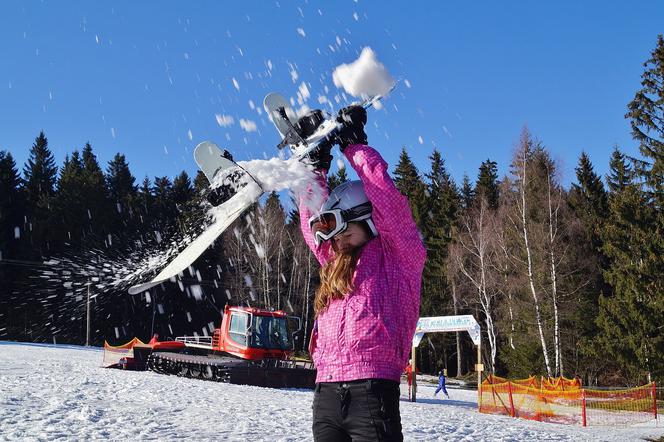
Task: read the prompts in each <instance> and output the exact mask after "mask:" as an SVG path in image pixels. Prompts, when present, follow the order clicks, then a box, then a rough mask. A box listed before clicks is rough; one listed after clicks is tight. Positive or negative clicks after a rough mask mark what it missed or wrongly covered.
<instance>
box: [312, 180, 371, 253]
mask: <svg viewBox="0 0 664 442" xmlns="http://www.w3.org/2000/svg"><path fill="white" fill-rule="evenodd" d="M351 221H364V223H365V224H366V226H367V227H368V229H369V232H370V233H371V237H372V238H373V237H376V236H378V231H377V230H376V226H375V225H374V222H373V220H372V219H371V201H369V198H367V194H366V193H364V186H363V185H362V181H347V182H345V183H343V184H340V185H338V186H337V187H335V188H334V190H332V192H331V193H330V195H329V196H328V197H327V200H326V201H325V202H324V203H323V205H322V206H321V208H320V211H319V213H318V214H316V215H314V216H312V217H311V218H309V227H310V228H311V232H312V233H313V234H314V241H315V242H316V245H320V243H321V242H323V241H328V240H330V239H332V237H334V235H336V234H338V233H341V232H343V231H344V230H346V228H347V227H348V223H349V222H351Z"/></svg>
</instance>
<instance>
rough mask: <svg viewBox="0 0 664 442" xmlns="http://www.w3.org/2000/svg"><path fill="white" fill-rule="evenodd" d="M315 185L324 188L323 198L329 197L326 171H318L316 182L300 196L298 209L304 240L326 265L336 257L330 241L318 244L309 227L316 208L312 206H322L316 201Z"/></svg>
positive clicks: (322, 263) (321, 263)
mask: <svg viewBox="0 0 664 442" xmlns="http://www.w3.org/2000/svg"><path fill="white" fill-rule="evenodd" d="M314 186H320V188H321V189H323V195H322V197H323V200H324V199H325V198H327V195H328V193H329V192H328V189H327V181H326V179H325V173H324V172H317V173H316V182H315V183H312V185H311V186H310V187H309V188H308V189H307V191H306V192H304V193H302V194H301V195H300V196H299V201H298V210H299V212H300V230H302V236H304V242H306V243H307V245H308V246H309V248H310V249H311V251H312V252H313V254H314V256H316V259H317V260H318V262H319V263H320V265H321V266H322V265H325V264H326V263H327V262H328V261H329V260H331V259H332V258H333V257H334V251H333V250H332V247H331V243H330V241H325V242H323V243H321V245H320V246H316V242H315V241H314V235H313V233H312V232H311V228H309V218H311V217H312V216H313V215H314V209H313V207H312V206H314V205H315V206H318V207H320V204H316V203H315V201H314V189H313V187H314Z"/></svg>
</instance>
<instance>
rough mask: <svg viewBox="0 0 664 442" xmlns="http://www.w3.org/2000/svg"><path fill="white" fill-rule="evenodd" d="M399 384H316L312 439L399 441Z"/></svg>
mask: <svg viewBox="0 0 664 442" xmlns="http://www.w3.org/2000/svg"><path fill="white" fill-rule="evenodd" d="M399 395H400V393H399V383H398V382H395V381H388V380H384V379H364V380H359V381H350V382H321V383H318V384H316V389H315V391H314V403H313V406H312V408H313V426H312V428H313V433H314V440H315V441H318V442H328V441H334V442H337V441H403V434H402V433H401V415H400V414H399Z"/></svg>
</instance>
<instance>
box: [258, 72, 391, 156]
mask: <svg viewBox="0 0 664 442" xmlns="http://www.w3.org/2000/svg"><path fill="white" fill-rule="evenodd" d="M395 87H396V83H395V84H394V85H393V86H392V88H391V89H390V90H389V91H388V93H390V92H392V91H393V90H394V88H395ZM383 96H384V95H374V96H373V97H370V98H367V99H366V100H364V101H362V102H360V103H358V105H359V106H362V107H364V108H365V109H368V108H370V107H371V106H373V105H374V104H376V103H377V102H378V101H380V100H381V99H382V98H383ZM263 108H264V109H265V112H267V114H268V115H269V116H270V117H271V119H272V123H273V124H274V127H275V128H276V129H277V132H279V134H280V135H281V138H282V139H281V142H280V143H279V144H278V145H277V147H278V148H280V149H281V148H283V147H285V146H290V148H291V150H292V151H293V154H294V155H295V156H296V157H297V159H299V160H301V159H303V158H305V157H306V156H307V155H308V154H309V153H310V152H311V151H313V150H314V149H316V148H317V147H318V145H319V144H320V143H321V142H322V141H324V140H327V139H328V138H329V137H331V136H333V135H334V133H335V132H336V131H338V130H339V129H341V128H342V124H341V123H339V122H337V119H336V115H330V114H329V113H326V118H325V120H324V121H323V122H322V123H321V125H320V126H319V127H318V129H317V130H316V132H314V133H313V134H312V135H311V136H309V137H307V138H306V139H303V138H302V137H300V136H299V135H298V133H297V132H296V131H295V127H294V124H295V122H296V121H297V118H296V113H295V112H294V111H293V109H292V108H291V106H290V104H288V101H287V100H286V99H285V98H284V97H283V96H281V95H280V94H278V93H276V92H272V93H269V94H267V95H266V96H265V99H263Z"/></svg>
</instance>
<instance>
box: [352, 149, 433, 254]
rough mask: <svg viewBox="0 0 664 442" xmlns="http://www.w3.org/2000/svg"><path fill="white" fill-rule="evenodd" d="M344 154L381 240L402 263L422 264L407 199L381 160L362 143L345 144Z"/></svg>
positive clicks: (422, 246)
mask: <svg viewBox="0 0 664 442" xmlns="http://www.w3.org/2000/svg"><path fill="white" fill-rule="evenodd" d="M344 154H345V155H346V158H347V159H348V161H349V163H350V165H351V166H352V167H353V169H355V172H357V175H358V176H359V177H360V179H361V180H362V184H363V185H364V191H365V193H366V194H367V197H368V198H369V200H370V201H371V204H372V206H373V208H372V219H373V222H374V224H375V225H376V229H377V230H378V235H379V236H380V237H381V238H382V239H381V240H382V241H383V242H384V243H385V244H386V245H387V246H388V247H389V248H390V249H391V250H392V252H393V253H394V254H395V256H396V257H398V258H399V259H401V260H403V262H404V263H412V264H423V263H424V260H425V258H426V251H425V249H424V245H423V244H422V240H421V239H420V235H419V232H418V230H417V225H416V224H415V221H414V220H413V215H412V213H411V210H410V206H409V204H408V199H407V198H406V197H405V196H403V195H402V194H401V192H399V190H398V189H397V188H396V187H395V185H394V182H393V181H392V178H390V176H389V174H388V171H387V163H386V162H385V160H383V158H382V157H381V156H380V154H379V153H378V152H377V151H376V150H375V149H373V148H372V147H369V146H366V145H363V144H353V145H349V146H348V147H346V149H345V150H344ZM417 267H420V266H419V265H418V266H417Z"/></svg>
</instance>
